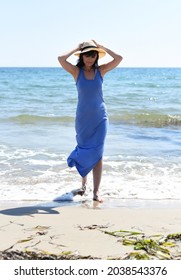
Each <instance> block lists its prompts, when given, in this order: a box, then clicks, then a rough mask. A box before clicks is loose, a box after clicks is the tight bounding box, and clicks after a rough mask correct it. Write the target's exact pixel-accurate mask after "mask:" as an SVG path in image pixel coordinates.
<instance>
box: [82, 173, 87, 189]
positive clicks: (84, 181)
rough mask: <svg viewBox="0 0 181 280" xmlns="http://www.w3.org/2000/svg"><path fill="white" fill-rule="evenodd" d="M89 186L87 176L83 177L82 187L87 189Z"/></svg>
mask: <svg viewBox="0 0 181 280" xmlns="http://www.w3.org/2000/svg"><path fill="white" fill-rule="evenodd" d="M86 185H87V176H85V177H82V187H85V186H86Z"/></svg>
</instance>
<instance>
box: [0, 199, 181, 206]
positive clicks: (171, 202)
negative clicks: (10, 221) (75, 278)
mask: <svg viewBox="0 0 181 280" xmlns="http://www.w3.org/2000/svg"><path fill="white" fill-rule="evenodd" d="M29 206H30V207H38V206H40V207H41V208H42V207H45V208H46V207H51V208H57V207H58V208H59V207H87V208H98V209H107V208H108V209H114V208H115V209H117V208H118V209H119V208H155V209H156V208H158V209H159V208H168V209H172V208H177V209H179V208H181V199H131V198H130V199H128V198H126V199H121V198H104V197H103V203H97V202H93V201H92V199H85V198H84V197H81V196H78V197H75V198H74V199H73V200H62V201H44V200H43V201H42V200H0V209H1V208H2V209H3V208H4V207H5V208H7V207H11V208H12V207H15V208H16V207H29Z"/></svg>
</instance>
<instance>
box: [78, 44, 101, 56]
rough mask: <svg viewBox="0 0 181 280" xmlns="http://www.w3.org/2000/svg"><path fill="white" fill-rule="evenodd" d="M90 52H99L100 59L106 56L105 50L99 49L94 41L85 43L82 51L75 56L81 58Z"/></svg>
mask: <svg viewBox="0 0 181 280" xmlns="http://www.w3.org/2000/svg"><path fill="white" fill-rule="evenodd" d="M90 51H97V52H98V53H99V58H101V57H103V56H105V55H106V52H105V51H104V50H103V49H101V48H98V47H97V46H96V44H95V43H94V42H93V41H89V42H83V44H82V46H81V50H80V51H78V52H75V53H74V55H77V56H80V54H81V53H86V52H90Z"/></svg>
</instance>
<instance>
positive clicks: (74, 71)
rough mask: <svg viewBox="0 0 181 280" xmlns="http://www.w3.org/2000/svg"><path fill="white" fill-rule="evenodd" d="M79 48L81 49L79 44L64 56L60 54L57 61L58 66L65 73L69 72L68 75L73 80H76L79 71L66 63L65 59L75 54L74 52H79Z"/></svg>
mask: <svg viewBox="0 0 181 280" xmlns="http://www.w3.org/2000/svg"><path fill="white" fill-rule="evenodd" d="M80 47H81V44H80V45H79V46H78V47H77V48H75V49H73V50H71V51H69V52H66V53H64V54H62V55H60V56H58V61H59V63H60V65H61V66H62V67H63V68H64V69H65V70H66V71H67V72H69V73H70V74H72V75H73V77H74V79H75V80H76V79H77V76H78V72H79V69H78V67H77V66H75V65H73V64H71V63H70V62H68V61H67V59H68V58H69V57H70V56H71V55H72V54H73V53H75V52H76V51H79V50H80Z"/></svg>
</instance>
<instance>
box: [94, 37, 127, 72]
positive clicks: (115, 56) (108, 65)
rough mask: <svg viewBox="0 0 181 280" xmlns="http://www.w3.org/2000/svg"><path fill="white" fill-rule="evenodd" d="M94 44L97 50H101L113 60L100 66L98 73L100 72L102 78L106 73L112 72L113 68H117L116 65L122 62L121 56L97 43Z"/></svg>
mask: <svg viewBox="0 0 181 280" xmlns="http://www.w3.org/2000/svg"><path fill="white" fill-rule="evenodd" d="M94 43H95V44H96V46H97V47H98V48H101V49H103V50H104V51H105V52H107V53H108V54H109V55H110V56H111V57H112V58H113V60H112V61H110V62H108V63H106V64H104V65H101V66H100V71H101V75H102V76H104V75H105V74H106V73H107V72H108V71H110V70H112V69H113V68H115V67H116V66H118V64H119V63H120V62H121V61H122V59H123V58H122V56H121V55H119V54H117V53H115V52H113V51H112V50H110V49H108V48H106V47H104V46H101V45H99V44H98V43H96V42H95V41H94Z"/></svg>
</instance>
